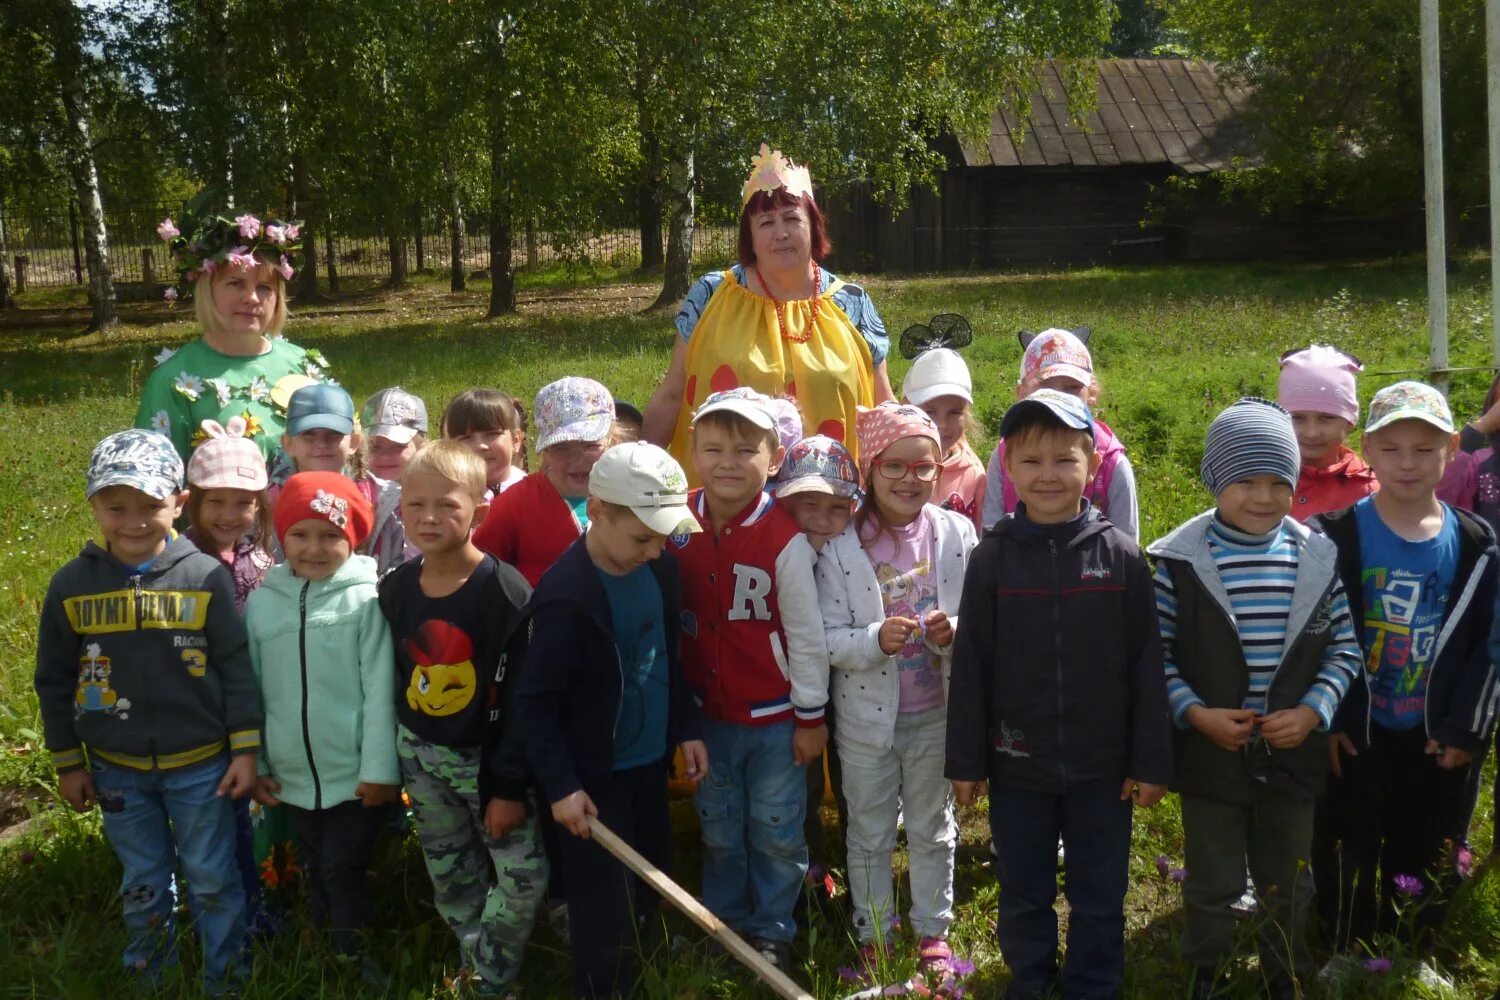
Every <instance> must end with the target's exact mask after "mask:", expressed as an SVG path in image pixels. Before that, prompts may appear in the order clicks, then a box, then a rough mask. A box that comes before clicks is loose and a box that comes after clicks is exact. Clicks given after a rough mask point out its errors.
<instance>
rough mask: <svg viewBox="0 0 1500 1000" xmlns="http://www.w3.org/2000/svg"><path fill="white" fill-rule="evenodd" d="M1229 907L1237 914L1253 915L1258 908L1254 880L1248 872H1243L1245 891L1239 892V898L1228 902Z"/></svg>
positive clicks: (1243, 915) (1242, 915)
mask: <svg viewBox="0 0 1500 1000" xmlns="http://www.w3.org/2000/svg"><path fill="white" fill-rule="evenodd" d="M1229 908H1230V909H1231V910H1233V911H1234V913H1235V914H1236V915H1237V916H1241V917H1253V916H1255V914H1256V913H1257V912H1259V910H1260V899H1259V898H1258V897H1257V896H1256V895H1255V881H1254V880H1253V879H1252V878H1251V877H1250V873H1249V872H1246V873H1245V891H1244V892H1242V893H1240V898H1239V899H1237V900H1235V901H1234V902H1233V903H1231V904H1229Z"/></svg>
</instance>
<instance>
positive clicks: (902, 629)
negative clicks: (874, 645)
mask: <svg viewBox="0 0 1500 1000" xmlns="http://www.w3.org/2000/svg"><path fill="white" fill-rule="evenodd" d="M918 626H919V623H918V621H917V620H916V619H915V618H887V619H886V620H885V621H883V622H881V624H880V632H879V634H878V638H879V640H880V651H881V652H882V653H884V654H885V655H886V656H895V655H896V654H897V653H899V652H901V647H902V646H905V645H906V640H907V637H908V636H910V635H911V634H912V633H913V632H914V631H916V630H917V628H918Z"/></svg>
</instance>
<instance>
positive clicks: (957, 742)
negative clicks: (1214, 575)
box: [944, 504, 1172, 792]
mask: <svg viewBox="0 0 1500 1000" xmlns="http://www.w3.org/2000/svg"><path fill="white" fill-rule="evenodd" d="M959 621H960V622H961V625H960V627H959V629H958V634H957V636H956V638H955V639H954V649H953V668H952V677H951V680H950V682H949V689H948V747H947V766H946V768H945V770H944V773H945V774H946V775H947V776H948V777H949V778H952V779H954V780H959V781H977V780H980V779H988V780H990V781H992V782H995V783H998V784H1003V785H1006V786H1010V787H1017V788H1024V789H1030V790H1034V791H1042V792H1064V791H1072V790H1082V789H1093V788H1098V789H1107V790H1112V791H1118V789H1119V786H1120V784H1121V783H1122V782H1123V781H1124V780H1125V778H1126V777H1127V776H1129V777H1131V778H1134V779H1136V780H1137V781H1141V782H1148V783H1151V784H1160V785H1165V784H1166V783H1167V782H1168V780H1170V778H1171V776H1172V751H1171V730H1172V723H1171V720H1170V717H1169V716H1168V712H1167V686H1166V676H1165V673H1164V672H1163V667H1162V659H1161V634H1160V632H1159V631H1158V629H1157V623H1156V599H1155V594H1154V591H1153V589H1152V584H1151V571H1150V568H1149V567H1148V566H1147V564H1146V559H1145V557H1144V556H1142V555H1141V550H1140V549H1139V547H1137V546H1136V544H1135V542H1134V541H1133V540H1132V539H1131V538H1130V537H1129V536H1128V535H1126V534H1125V533H1123V532H1122V531H1120V530H1119V529H1117V528H1116V527H1115V526H1114V525H1112V524H1110V523H1109V521H1108V520H1106V519H1105V518H1104V517H1103V515H1101V514H1100V513H1099V512H1098V511H1097V510H1095V509H1094V508H1092V507H1090V508H1088V509H1087V510H1086V511H1085V512H1084V513H1083V514H1082V515H1081V516H1080V518H1079V519H1077V520H1074V521H1070V522H1068V523H1067V524H1065V525H1037V524H1033V523H1032V522H1031V521H1029V520H1027V518H1026V513H1025V505H1024V504H1023V505H1022V506H1021V507H1020V508H1019V509H1018V510H1017V512H1016V514H1015V515H1014V516H1011V517H1006V518H1002V519H1001V520H1000V521H997V522H996V523H995V525H994V526H993V527H991V528H990V529H989V530H988V531H986V532H985V534H984V538H983V539H981V540H980V542H979V547H978V548H977V549H975V550H974V554H973V555H972V556H970V558H969V569H968V573H967V574H966V575H965V577H964V593H963V602H962V604H961V605H960V607H959Z"/></svg>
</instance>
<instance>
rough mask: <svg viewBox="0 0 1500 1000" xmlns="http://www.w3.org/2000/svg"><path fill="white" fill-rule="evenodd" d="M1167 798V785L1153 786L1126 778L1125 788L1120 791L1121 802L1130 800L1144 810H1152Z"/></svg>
mask: <svg viewBox="0 0 1500 1000" xmlns="http://www.w3.org/2000/svg"><path fill="white" fill-rule="evenodd" d="M1166 796H1167V786H1166V785H1153V784H1151V783H1150V782H1146V781H1136V780H1135V779H1134V778H1126V779H1125V785H1124V787H1122V788H1121V789H1120V801H1122V802H1123V801H1125V800H1126V799H1130V800H1131V801H1132V802H1134V803H1135V804H1136V805H1138V806H1140V807H1141V808H1142V809H1150V808H1151V807H1152V806H1154V805H1156V804H1157V803H1158V802H1160V801H1161V800H1162V799H1164V798H1166Z"/></svg>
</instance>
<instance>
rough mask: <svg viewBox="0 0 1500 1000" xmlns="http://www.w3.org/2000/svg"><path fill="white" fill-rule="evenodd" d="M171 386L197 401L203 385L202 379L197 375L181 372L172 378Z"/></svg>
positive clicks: (201, 393)
mask: <svg viewBox="0 0 1500 1000" xmlns="http://www.w3.org/2000/svg"><path fill="white" fill-rule="evenodd" d="M172 388H174V389H176V390H177V391H178V392H180V393H182V394H183V395H184V396H186V397H187V398H188V399H191V400H193V401H194V402H197V401H198V397H199V396H201V395H203V390H204V388H205V386H204V385H203V380H202V379H201V378H199V377H198V376H196V375H189V374H188V373H187V372H183V373H182V374H181V375H178V376H177V377H176V378H174V379H173V380H172Z"/></svg>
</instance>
